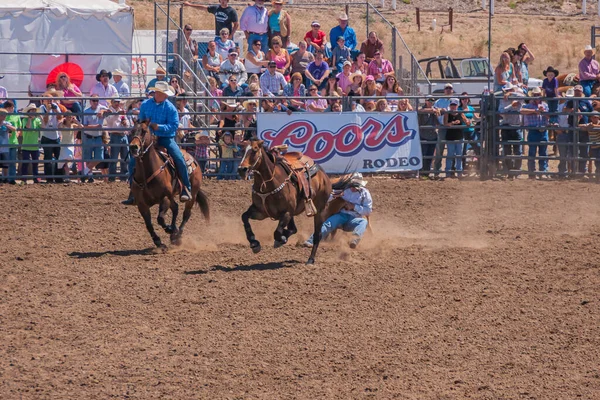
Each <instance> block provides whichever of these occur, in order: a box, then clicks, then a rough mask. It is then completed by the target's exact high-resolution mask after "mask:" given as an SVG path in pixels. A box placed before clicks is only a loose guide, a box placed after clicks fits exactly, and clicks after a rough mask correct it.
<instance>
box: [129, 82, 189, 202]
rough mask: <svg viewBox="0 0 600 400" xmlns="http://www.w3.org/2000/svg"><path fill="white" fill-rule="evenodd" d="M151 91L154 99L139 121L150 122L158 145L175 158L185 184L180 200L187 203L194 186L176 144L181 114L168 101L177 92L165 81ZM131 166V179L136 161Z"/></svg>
mask: <svg viewBox="0 0 600 400" xmlns="http://www.w3.org/2000/svg"><path fill="white" fill-rule="evenodd" d="M150 90H152V91H154V97H153V98H151V99H148V100H146V101H144V102H143V103H142V107H141V108H140V114H139V116H138V120H140V121H144V120H150V125H149V127H150V132H152V134H153V135H155V136H157V141H156V144H157V145H159V146H162V147H164V148H165V149H166V150H167V153H169V155H170V156H171V157H172V158H173V161H174V162H175V166H176V167H177V172H178V173H179V177H180V178H181V183H182V184H183V188H182V189H181V195H180V197H179V200H180V201H181V202H182V203H185V202H186V201H189V200H190V199H191V198H192V186H191V184H190V177H189V175H188V171H187V166H186V164H185V159H184V158H183V154H182V153H181V149H180V148H179V146H178V145H177V142H175V135H176V134H177V128H178V127H179V114H178V113H177V109H176V108H175V106H174V105H173V103H171V102H170V101H169V100H168V98H169V97H170V96H174V95H175V92H174V91H173V88H172V87H170V86H169V84H168V83H167V82H165V81H159V82H156V85H155V86H154V87H152V88H150ZM132 158H133V157H132ZM129 166H130V168H129V170H130V174H129V176H130V179H131V177H132V176H133V170H134V167H135V160H133V162H131V161H130V164H129Z"/></svg>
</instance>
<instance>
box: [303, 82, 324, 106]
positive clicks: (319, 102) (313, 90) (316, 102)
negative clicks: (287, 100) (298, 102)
mask: <svg viewBox="0 0 600 400" xmlns="http://www.w3.org/2000/svg"><path fill="white" fill-rule="evenodd" d="M308 95H309V96H310V97H321V96H319V92H318V90H317V86H316V85H311V86H310V87H309V88H308ZM326 109H327V101H326V100H325V99H314V98H313V99H308V100H306V111H311V112H324V111H325V110H326Z"/></svg>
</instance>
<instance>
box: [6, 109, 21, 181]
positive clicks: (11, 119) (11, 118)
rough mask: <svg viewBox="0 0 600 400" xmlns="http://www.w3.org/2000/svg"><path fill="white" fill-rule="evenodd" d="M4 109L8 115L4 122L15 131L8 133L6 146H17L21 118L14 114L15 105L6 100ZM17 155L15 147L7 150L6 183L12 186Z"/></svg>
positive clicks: (15, 173)
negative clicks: (7, 178)
mask: <svg viewBox="0 0 600 400" xmlns="http://www.w3.org/2000/svg"><path fill="white" fill-rule="evenodd" d="M4 109H5V110H6V112H7V113H8V115H7V116H6V121H7V122H8V123H10V124H11V125H12V126H13V127H14V128H15V130H14V131H13V132H10V134H9V135H8V144H9V145H10V146H18V145H19V138H18V136H19V135H21V129H22V124H21V117H20V116H18V115H17V114H15V103H14V102H13V101H12V100H6V101H5V102H4ZM18 153H19V149H18V148H17V147H9V148H8V161H9V162H10V163H9V164H8V176H9V181H8V183H10V184H13V185H14V184H16V183H17V182H16V181H15V178H16V176H17V160H18V159H19V157H18Z"/></svg>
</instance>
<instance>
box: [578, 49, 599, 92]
mask: <svg viewBox="0 0 600 400" xmlns="http://www.w3.org/2000/svg"><path fill="white" fill-rule="evenodd" d="M583 55H584V57H583V59H582V60H581V61H579V84H580V85H581V86H582V87H583V94H584V97H590V96H591V95H592V87H593V86H594V84H595V83H596V81H597V80H598V79H600V66H599V65H598V61H596V60H594V58H593V57H594V49H593V48H592V46H590V45H587V46H585V49H584V50H583Z"/></svg>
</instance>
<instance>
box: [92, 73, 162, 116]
mask: <svg viewBox="0 0 600 400" xmlns="http://www.w3.org/2000/svg"><path fill="white" fill-rule="evenodd" d="M102 71H104V70H102ZM102 71H100V72H102ZM104 72H105V73H106V71H104ZM155 72H156V78H154V79H152V80H150V82H148V85H147V86H146V95H148V94H149V92H150V88H153V87H154V86H155V85H156V82H161V81H166V80H167V72H166V71H165V69H164V68H163V67H157V68H156V70H155ZM108 74H110V77H111V78H112V73H110V72H108ZM109 79H110V78H109ZM96 80H98V76H97V75H96ZM106 82H108V79H107V80H106ZM98 85H99V84H98V83H97V84H96V86H98ZM111 86H112V85H111ZM113 87H114V86H113ZM115 93H116V94H114V95H113V96H107V97H117V96H118V94H119V92H118V91H117V88H115ZM92 94H94V93H93V92H92V93H91V94H90V96H91V95H92ZM96 94H97V95H98V96H100V93H99V92H98V93H96ZM100 105H101V106H104V107H108V102H104V103H102V102H101V103H100Z"/></svg>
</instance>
